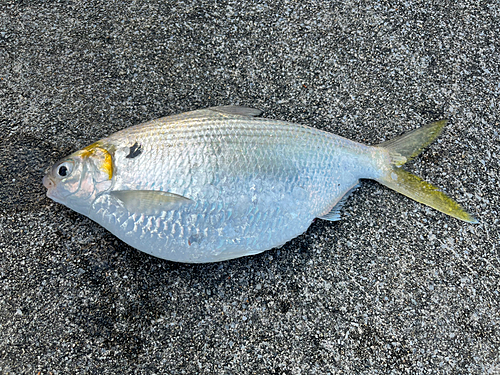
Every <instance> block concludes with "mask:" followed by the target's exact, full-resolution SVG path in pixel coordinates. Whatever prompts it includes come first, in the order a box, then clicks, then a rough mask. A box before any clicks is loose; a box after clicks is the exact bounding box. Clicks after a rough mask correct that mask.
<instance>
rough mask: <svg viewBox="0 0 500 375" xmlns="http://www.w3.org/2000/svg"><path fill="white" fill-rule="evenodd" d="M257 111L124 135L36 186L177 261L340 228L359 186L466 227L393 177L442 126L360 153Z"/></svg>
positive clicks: (219, 111) (216, 111)
mask: <svg viewBox="0 0 500 375" xmlns="http://www.w3.org/2000/svg"><path fill="white" fill-rule="evenodd" d="M260 114H261V111H259V110H256V109H252V108H247V107H232V106H226V107H214V108H208V109H202V110H197V111H192V112H187V113H183V114H178V115H174V116H169V117H164V118H160V119H157V120H153V121H150V122H146V123H143V124H140V125H137V126H133V127H130V128H127V129H124V130H122V131H119V132H117V133H114V134H112V135H110V136H109V137H106V138H103V139H101V140H100V141H98V142H96V143H93V144H91V145H90V146H87V147H85V148H84V149H82V150H80V151H77V152H75V153H73V154H71V155H69V156H68V157H66V158H64V159H62V160H61V161H59V162H58V163H56V164H55V165H54V166H53V167H52V169H51V170H50V171H49V172H48V173H47V175H46V176H45V177H44V179H43V184H44V185H45V187H47V189H48V191H47V196H48V197H49V198H51V199H53V200H55V201H56V202H59V203H62V204H64V205H66V206H68V207H69V208H71V209H73V210H75V211H77V212H79V213H81V214H83V215H85V216H88V217H89V218H91V219H92V220H94V221H95V222H97V223H99V224H100V225H102V226H103V227H105V228H106V229H107V230H109V231H110V232H111V233H113V234H114V235H115V236H117V237H118V238H120V239H121V240H123V241H124V242H126V243H128V244H129V245H131V246H133V247H135V248H136V249H139V250H141V251H144V252H146V253H148V254H151V255H154V256H157V257H159V258H163V259H168V260H171V261H176V262H187V263H205V262H216V261H222V260H227V259H232V258H238V257H242V256H247V255H252V254H257V253H260V252H262V251H265V250H268V249H271V248H273V247H277V246H280V245H283V244H284V243H286V242H287V241H289V240H290V239H292V238H294V237H296V236H298V235H300V234H301V233H303V232H304V231H306V229H307V228H308V227H309V225H310V224H311V222H312V221H313V220H314V219H315V218H321V219H325V220H331V221H334V220H339V219H340V214H339V211H340V208H341V207H342V205H343V203H344V201H345V198H346V197H347V195H348V193H349V192H350V191H352V190H353V189H354V188H355V187H357V186H358V183H359V179H362V178H363V179H373V180H376V181H378V182H380V183H382V184H383V185H385V186H388V187H389V188H391V189H394V190H396V191H398V192H400V193H402V194H404V195H406V196H408V197H410V198H412V199H414V200H416V201H418V202H421V203H423V204H426V205H428V206H430V207H433V208H435V209H437V210H439V211H442V212H444V213H446V214H448V215H451V216H453V217H455V218H458V219H460V220H464V221H467V222H477V221H476V220H475V219H474V218H473V217H472V216H471V215H469V214H468V213H467V212H465V211H464V210H463V209H462V208H461V207H460V206H459V205H458V203H456V202H455V201H453V200H452V199H451V198H449V197H447V196H446V195H445V194H444V193H442V192H440V191H439V190H438V189H437V188H436V187H434V186H433V185H431V184H429V183H427V182H425V181H422V180H421V179H420V178H419V177H417V176H415V175H412V174H410V173H408V172H406V171H405V170H404V169H403V168H401V165H403V164H404V163H406V162H407V161H409V160H411V159H412V158H413V157H415V156H416V155H418V154H419V153H420V151H421V150H422V149H423V148H424V147H426V146H427V145H429V144H430V143H431V142H432V141H433V140H434V139H435V138H436V137H437V136H438V135H439V134H440V133H441V131H442V129H443V127H444V125H445V123H446V122H445V121H439V122H436V123H433V124H429V125H427V126H424V127H421V128H419V129H416V130H414V131H411V132H409V133H407V134H404V135H403V136H401V137H399V138H396V139H394V140H391V141H388V142H384V143H382V144H379V145H376V146H367V145H363V144H361V143H357V142H353V141H350V140H348V139H345V138H342V137H340V136H337V135H334V134H331V133H327V132H324V131H321V130H317V129H313V128H310V127H308V126H304V125H298V124H293V123H288V122H284V121H276V120H271V119H265V118H259V117H256V116H258V115H260Z"/></svg>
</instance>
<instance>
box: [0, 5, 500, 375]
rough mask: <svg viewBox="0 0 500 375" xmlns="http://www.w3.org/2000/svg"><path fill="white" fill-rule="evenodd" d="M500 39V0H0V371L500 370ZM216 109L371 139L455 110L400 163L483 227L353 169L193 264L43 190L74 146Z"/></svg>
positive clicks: (73, 149) (490, 371) (90, 372)
mask: <svg viewBox="0 0 500 375" xmlns="http://www.w3.org/2000/svg"><path fill="white" fill-rule="evenodd" d="M499 35H500V6H499V5H498V2H497V1H480V2H477V1H472V0H471V1H464V0H458V1H455V2H449V1H440V0H437V1H432V2H424V1H416V0H408V1H395V2H394V1H391V2H389V1H376V0H368V1H350V0H346V1H337V0H316V1H315V0H306V1H294V0H279V1H278V0H276V1H274V0H271V1H268V2H262V1H252V0H239V1H227V0H216V1H215V0H214V1H208V0H193V1H169V0H163V1H159V0H157V1H140V0H138V1H131V0H125V1H116V0H103V1H48V0H47V1H28V0H27V1H6V0H2V1H0V137H1V141H0V182H1V188H0V212H1V217H0V373H2V374H196V373H199V374H399V373H403V374H406V373H408V374H500V355H499V353H500V349H499V348H500V302H499V301H500V294H499V293H500V287H499V285H500V255H499V252H500V245H499V243H500V235H499V228H498V226H499V221H498V207H499V206H500V199H499V193H498V191H499V187H500V176H499V174H500V166H499V161H498V158H499V156H500V136H499V131H500V130H499V117H498V115H497V113H498V110H499V101H498V100H499V94H500V71H499V66H500V36H499ZM227 104H241V105H249V106H254V107H258V108H260V109H263V110H264V111H265V114H264V115H265V116H267V117H272V118H278V119H283V120H288V121H295V122H299V123H303V124H307V125H310V126H313V127H316V128H319V129H324V130H327V131H331V132H334V133H336V134H339V135H342V136H345V137H348V138H351V139H354V140H357V141H361V142H366V143H370V144H374V143H378V142H381V141H383V140H386V139H389V138H391V137H393V136H395V135H398V134H401V133H402V132H404V131H406V130H409V129H414V128H416V127H418V126H421V125H423V124H426V123H428V122H430V121H433V120H437V119H442V118H449V119H450V123H449V126H448V127H447V128H446V130H445V132H444V134H443V135H442V136H441V137H440V139H439V141H438V142H436V143H434V144H433V145H432V146H430V147H429V148H428V149H427V150H426V151H425V152H424V153H423V154H422V155H421V156H420V157H418V158H416V159H415V160H414V161H413V162H412V163H411V164H410V165H409V166H408V168H409V169H410V170H411V171H413V172H414V173H417V174H419V175H421V176H422V177H423V178H425V179H426V180H428V181H431V182H433V183H435V184H436V185H438V186H440V187H442V188H443V190H444V191H446V192H447V193H448V194H450V195H451V196H452V197H454V198H455V199H456V200H458V201H459V202H460V203H461V204H463V205H464V206H465V207H466V208H467V209H468V210H470V211H471V212H472V213H473V214H475V215H476V216H477V217H478V218H479V220H480V224H478V225H471V224H466V223H463V222H459V221H458V220H455V219H452V218H449V217H447V216H445V215H443V214H441V213H439V212H436V211H434V210H432V209H429V208H426V207H425V206H423V205H421V204H418V203H416V202H413V201H411V200H409V199H407V198H405V197H403V196H401V195H399V194H397V193H395V192H393V191H390V190H389V189H387V188H385V187H382V186H381V185H379V184H377V183H376V182H372V181H363V182H362V184H361V187H360V188H359V189H358V190H357V191H356V192H355V193H354V194H353V195H352V197H350V198H349V200H348V202H347V204H346V206H345V209H344V211H343V220H342V221H339V222H325V221H321V220H317V221H316V222H315V223H313V225H312V226H311V227H310V228H309V230H308V231H307V232H306V233H305V234H304V235H302V236H300V237H298V238H296V239H294V240H292V241H290V242H289V243H288V244H287V245H285V246H283V247H282V248H281V249H273V250H270V251H267V252H265V253H263V254H261V255H258V256H252V257H248V258H243V259H237V260H234V261H228V262H223V263H218V264H206V265H185V264H175V263H171V262H168V261H163V260H160V259H156V258H153V257H151V256H148V255H145V254H142V253H140V252H139V251H137V250H135V249H133V248H131V247H129V246H127V245H125V244H124V243H122V242H121V241H120V240H118V239H116V238H115V237H113V236H112V235H111V234H109V233H108V232H106V231H105V230H104V229H103V228H101V227H100V226H98V225H97V224H95V223H93V222H92V221H90V220H88V219H86V218H85V217H82V216H81V215H79V214H77V213H75V212H72V211H71V210H69V209H67V208H65V207H63V206H62V205H59V204H56V203H54V202H52V201H51V200H49V199H48V198H46V197H45V189H44V187H43V186H42V184H41V179H42V176H43V173H44V171H45V169H46V168H47V167H48V166H50V165H51V164H52V163H54V162H55V161H56V160H57V159H59V158H61V157H63V156H66V155H67V154H69V153H70V152H72V151H75V150H77V149H80V148H81V147H83V146H85V145H88V144H90V143H92V142H93V141H95V140H97V139H99V138H102V137H103V136H105V135H108V134H110V133H112V132H115V131H117V130H120V129H123V128H125V127H127V126H131V125H134V124H137V123H140V122H143V121H146V120H150V119H153V118H157V117H161V116H165V115H169V114H174V113H179V112H183V111H186V110H192V109H198V108H203V107H209V106H214V105H227Z"/></svg>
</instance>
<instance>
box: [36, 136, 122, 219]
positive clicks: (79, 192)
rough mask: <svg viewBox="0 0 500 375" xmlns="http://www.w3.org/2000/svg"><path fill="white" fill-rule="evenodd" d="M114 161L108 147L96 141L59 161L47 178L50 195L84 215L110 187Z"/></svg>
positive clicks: (44, 182) (44, 180) (46, 182)
mask: <svg viewBox="0 0 500 375" xmlns="http://www.w3.org/2000/svg"><path fill="white" fill-rule="evenodd" d="M112 177H113V160H112V156H111V154H110V152H109V151H108V149H107V148H105V147H104V146H103V145H101V144H99V143H94V144H92V145H90V146H87V147H85V148H84V149H82V150H80V151H77V152H75V153H73V154H71V155H69V156H67V157H65V158H63V159H61V160H59V161H58V162H57V163H55V164H54V165H53V166H52V167H51V168H50V169H49V170H48V172H47V173H46V175H45V177H44V178H43V185H44V186H45V187H46V188H47V197H49V198H51V199H52V200H54V201H56V202H58V203H61V204H64V205H65V206H67V207H69V208H71V209H72V210H74V211H76V212H79V213H81V214H84V215H88V214H89V210H90V207H91V205H92V203H93V202H94V200H95V199H96V197H97V196H98V195H99V194H101V193H103V192H105V191H107V190H109V188H110V187H111V181H112Z"/></svg>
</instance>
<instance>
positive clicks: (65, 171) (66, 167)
mask: <svg viewBox="0 0 500 375" xmlns="http://www.w3.org/2000/svg"><path fill="white" fill-rule="evenodd" d="M72 171H73V163H71V162H69V161H65V162H64V163H62V164H60V165H59V166H58V167H57V177H61V178H64V177H68V176H69V175H70V174H71V172H72Z"/></svg>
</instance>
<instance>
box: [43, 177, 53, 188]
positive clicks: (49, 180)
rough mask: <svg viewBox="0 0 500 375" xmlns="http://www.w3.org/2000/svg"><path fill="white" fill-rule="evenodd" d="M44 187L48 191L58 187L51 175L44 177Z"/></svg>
mask: <svg viewBox="0 0 500 375" xmlns="http://www.w3.org/2000/svg"><path fill="white" fill-rule="evenodd" d="M42 182H43V186H45V187H46V188H47V189H48V190H50V189H52V188H53V187H54V186H56V184H55V182H54V180H52V178H51V177H50V176H49V175H45V176H44V177H43V180H42Z"/></svg>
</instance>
